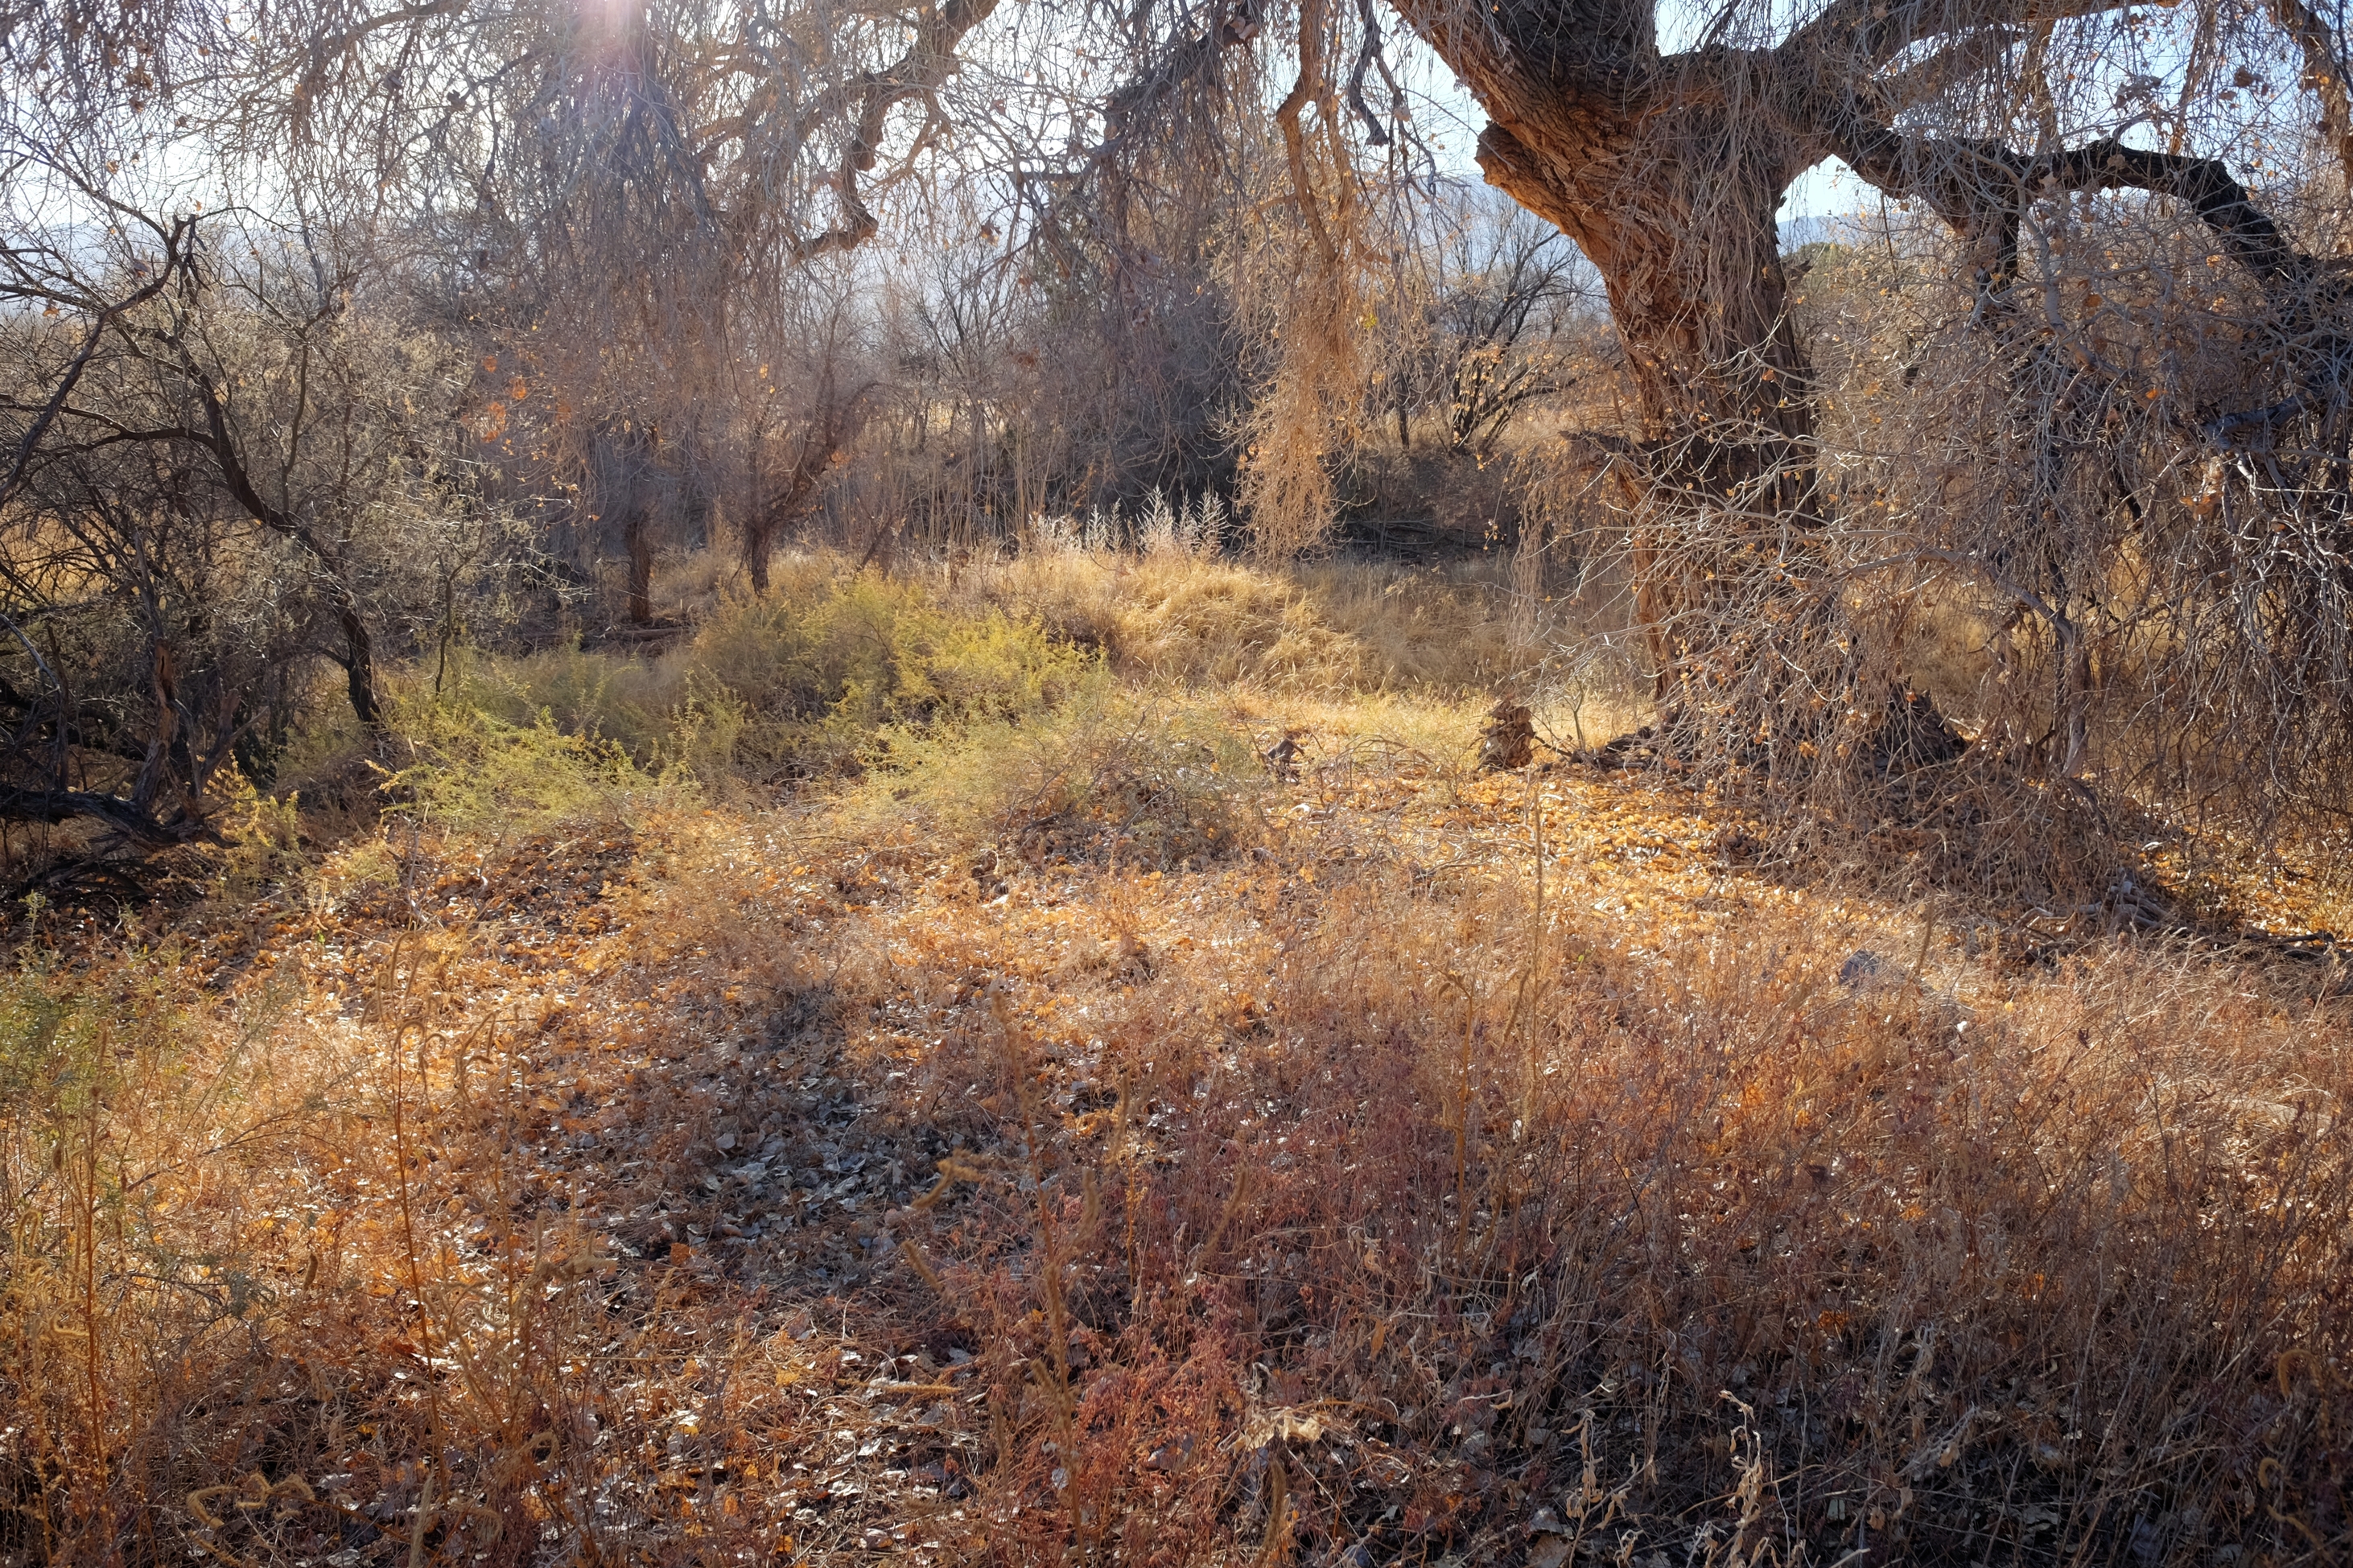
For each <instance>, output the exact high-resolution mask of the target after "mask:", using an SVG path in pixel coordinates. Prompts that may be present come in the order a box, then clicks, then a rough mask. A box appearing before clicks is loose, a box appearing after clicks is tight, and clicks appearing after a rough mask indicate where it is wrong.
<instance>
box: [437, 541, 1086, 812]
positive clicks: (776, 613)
mask: <svg viewBox="0 0 2353 1568" xmlns="http://www.w3.org/2000/svg"><path fill="white" fill-rule="evenodd" d="M1096 663H1097V660H1096V658H1095V657H1094V656H1093V655H1092V654H1090V653H1089V652H1087V651H1086V650H1084V649H1082V648H1079V647H1073V646H1071V645H1070V644H1069V643H1067V642H1063V641H1059V640H1057V639H1056V638H1055V637H1052V636H1051V635H1050V633H1049V632H1048V631H1047V630H1046V628H1045V627H1044V626H1043V625H1042V624H1040V623H1039V622H1038V621H1037V620H1035V619H1030V618H1022V617H1018V616H1010V615H1008V614H1006V613H1005V612H1003V611H1001V610H997V609H987V610H972V611H956V610H948V609H944V608H942V607H941V606H940V605H937V604H935V603H934V602H933V601H932V600H931V598H930V596H929V595H927V593H926V592H925V590H924V589H923V587H922V586H921V585H919V584H912V583H907V582H902V581H897V580H893V579H890V578H886V577H883V576H881V574H875V573H861V574H857V575H855V576H849V577H841V578H835V579H833V580H830V581H825V580H815V581H811V582H808V583H806V584H797V585H795V587H794V589H793V591H791V592H787V593H783V594H778V595H772V596H770V597H767V598H761V599H754V598H734V599H730V600H728V601H726V602H725V603H724V604H723V605H721V606H720V608H719V610H718V611H717V612H716V613H715V614H714V615H713V616H712V618H711V619H710V620H709V621H708V622H706V623H705V624H704V625H703V626H702V628H701V629H700V630H699V631H697V632H696V634H695V636H694V637H693V638H692V640H691V641H690V642H688V643H687V644H685V645H684V646H683V647H678V648H674V649H672V650H670V652H668V653H666V654H664V655H662V656H661V657H659V658H656V659H652V660H648V659H645V658H638V657H635V656H631V655H628V654H608V653H600V652H589V651H586V650H583V649H581V648H578V647H570V648H563V649H557V650H554V651H551V652H547V653H542V654H535V655H532V656H530V657H528V658H519V659H512V660H501V661H487V662H484V663H482V664H480V665H478V666H474V667H470V668H466V669H463V670H461V671H460V673H459V678H458V679H455V680H445V681H444V682H443V686H442V692H441V695H440V696H439V697H438V699H437V700H435V702H434V704H433V705H434V706H435V707H437V708H438V709H443V710H454V711H456V712H458V713H459V714H475V715H479V716H480V718H481V719H482V720H483V721H485V722H487V723H490V724H491V725H493V726H495V727H497V728H496V729H495V731H483V732H482V736H477V737H475V739H474V740H473V741H471V742H469V744H470V745H472V746H473V747H474V748H475V750H477V751H480V749H481V747H482V745H484V744H485V743H488V742H485V741H484V739H483V736H488V735H490V734H492V733H493V732H495V733H496V734H497V735H498V737H499V738H498V740H497V741H496V742H495V745H496V746H497V747H498V748H500V749H502V750H504V751H507V752H512V751H514V750H515V749H516V748H517V747H518V746H519V745H521V744H522V731H533V730H539V729H547V730H551V731H553V733H554V736H556V737H561V738H564V739H566V740H571V741H590V742H596V743H598V744H599V745H601V746H603V747H606V748H607V749H608V750H609V751H610V752H617V754H618V757H619V758H625V759H626V760H627V761H628V763H630V764H632V765H633V766H634V767H636V768H638V769H639V770H641V771H644V772H648V773H660V772H662V771H663V770H665V769H675V768H679V767H684V768H685V769H687V770H688V771H690V772H691V773H692V774H693V775H694V776H695V778H697V779H698V780H700V781H701V782H702V783H703V784H706V785H710V786H716V787H723V786H724V785H726V784H731V783H733V782H734V781H735V780H738V779H742V778H747V777H748V778H751V779H755V780H769V779H775V778H779V777H808V776H822V775H827V774H839V773H846V772H854V771H855V770H856V769H857V767H858V766H859V765H860V763H861V761H862V759H863V757H864V755H865V753H866V752H867V750H868V748H869V746H870V744H871V740H872V737H873V736H874V735H875V733H876V732H877V731H880V730H881V729H882V728H883V727H885V726H895V727H899V728H901V729H902V730H913V729H920V728H923V727H925V726H929V725H949V726H954V725H958V724H962V723H965V722H967V721H974V720H984V719H987V720H1008V719H1017V718H1019V717H1021V716H1023V715H1029V714H1035V713H1039V712H1042V711H1044V710H1047V709H1050V708H1051V707H1053V706H1054V705H1055V704H1057V703H1059V702H1061V701H1063V700H1066V699H1067V698H1068V697H1069V696H1070V694H1071V693H1072V692H1074V691H1075V690H1077V689H1079V687H1080V686H1081V685H1082V684H1083V683H1084V682H1085V681H1086V680H1087V679H1090V672H1091V671H1092V669H1093V668H1094V667H1095V665H1096ZM437 722H441V721H438V720H437V721H427V727H428V728H429V727H430V725H431V724H432V723H437ZM468 727H469V726H468V723H467V722H466V721H459V724H458V729H459V731H464V730H466V729H467V728H468ZM435 743H436V744H437V745H438V743H439V742H435ZM550 743H551V742H549V741H548V740H547V739H545V738H543V739H541V740H539V741H536V742H533V745H537V746H541V747H545V746H547V745H548V744H550ZM445 749H446V748H445ZM525 750H528V748H525ZM558 750H559V751H560V750H562V749H561V748H558ZM484 754H485V756H487V753H484ZM588 756H589V754H588V753H587V752H578V751H576V750H575V751H573V752H565V754H564V755H561V756H558V757H557V758H556V759H555V762H556V764H557V770H558V772H559V773H578V771H579V768H580V766H581V765H582V764H583V763H584V762H586V761H587V760H588ZM616 761H617V758H616V757H615V756H614V755H610V754H607V753H606V752H598V753H597V754H596V758H595V760H594V763H593V766H592V767H591V769H590V771H591V772H594V773H600V774H610V773H612V770H613V768H614V766H615V764H616Z"/></svg>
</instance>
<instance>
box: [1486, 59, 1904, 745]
mask: <svg viewBox="0 0 2353 1568" xmlns="http://www.w3.org/2000/svg"><path fill="white" fill-rule="evenodd" d="M1674 118H1675V119H1676V120H1677V121H1678V123H1675V124H1672V125H1662V124H1660V123H1658V122H1657V121H1656V120H1655V119H1654V120H1653V121H1651V123H1648V124H1646V125H1644V126H1642V127H1641V128H1640V132H1639V134H1638V132H1637V129H1636V128H1634V127H1632V126H1620V127H1616V128H1610V127H1608V126H1606V125H1603V124H1599V123H1597V122H1595V121H1592V120H1590V119H1587V120H1585V121H1580V122H1579V123H1580V125H1581V127H1582V132H1581V139H1578V140H1573V141H1569V142H1563V141H1561V140H1560V139H1559V136H1558V131H1559V128H1558V127H1557V126H1556V125H1554V126H1547V127H1545V128H1544V129H1545V131H1546V132H1547V134H1546V137H1545V138H1544V139H1543V140H1533V139H1532V138H1533V136H1534V132H1532V131H1530V130H1529V128H1527V127H1522V128H1519V129H1514V128H1513V127H1511V126H1509V125H1506V124H1505V123H1504V122H1502V121H1498V122H1496V123H1494V124H1492V125H1490V126H1489V128H1488V130H1487V132H1486V134H1485V135H1484V136H1483V137H1482V139H1481V142H1480V161H1481V163H1482V166H1483V167H1484V169H1485V170H1486V173H1487V177H1488V179H1489V180H1490V181H1491V182H1492V183H1493V184H1496V185H1498V186H1500V187H1501V188H1502V189H1504V191H1506V192H1507V193H1509V194H1510V195H1512V196H1513V197H1514V199H1515V200H1517V201H1518V202H1519V203H1520V204H1521V205H1524V206H1526V207H1527V208H1529V209H1530V210H1531V211H1533V212H1535V213H1536V214H1537V215H1538V216H1542V217H1545V218H1546V219H1548V220H1550V221H1551V222H1553V223H1554V224H1556V225H1557V226H1559V227H1560V228H1561V229H1562V231H1563V232H1565V233H1566V234H1567V235H1568V236H1569V237H1571V238H1572V239H1574V240H1576V241H1577V245H1578V246H1579V247H1581V248H1582V249H1583V250H1584V252H1585V254H1586V255H1587V257H1588V258H1590V259H1591V261H1592V262H1593V264H1594V266H1595V267H1596V268H1598V269H1599V272H1600V274H1601V277H1602V280H1603V283H1604V285H1605V287H1606V288H1607V289H1608V291H1609V303H1610V307H1611V311H1612V314H1613V317H1614V318H1615V321H1616V324H1617V328H1618V331H1619V334H1620V340H1621V341H1622V342H1623V344H1624V346H1625V350H1626V357H1627V367H1628V371H1629V374H1630V379H1631V380H1632V382H1633V384H1634V388H1635V391H1636V395H1637V398H1638V407H1639V411H1640V415H1641V431H1640V433H1639V438H1638V440H1637V441H1636V443H1635V445H1634V450H1633V452H1632V454H1631V458H1630V468H1631V471H1630V473H1629V474H1628V475H1627V476H1626V477H1627V480H1628V483H1627V487H1626V488H1627V492H1628V495H1629V498H1630V501H1631V503H1632V506H1631V510H1632V512H1633V518H1634V531H1633V540H1632V543H1633V564H1634V571H1635V584H1634V587H1635V612H1636V616H1637V618H1638V620H1639V621H1640V622H1641V629H1642V632H1643V634H1644V637H1645V638H1646V640H1647V642H1648V646H1649V650H1650V654H1651V661H1652V666H1653V668H1654V670H1655V672H1656V674H1655V678H1656V693H1655V694H1656V697H1657V700H1658V706H1659V716H1660V720H1661V721H1662V724H1663V725H1664V726H1666V727H1668V728H1670V729H1672V730H1674V731H1678V732H1679V733H1678V739H1679V741H1680V742H1682V743H1683V744H1684V745H1686V746H1700V747H1704V748H1708V749H1720V748H1723V747H1729V748H1731V749H1733V750H1736V751H1737V752H1741V753H1742V754H1743V755H1744V756H1745V757H1746V759H1747V760H1748V761H1751V762H1754V763H1759V764H1761V765H1763V766H1765V767H1767V768H1768V769H1770V770H1773V771H1776V772H1786V771H1789V770H1791V769H1793V768H1795V769H1802V768H1803V767H1806V766H1810V763H1812V761H1813V760H1814V759H1815V758H1816V757H1817V756H1818V755H1819V754H1820V747H1819V746H1818V745H1817V744H1816V743H1815V742H1817V741H1820V740H1822V735H1821V731H1822V728H1823V724H1824V722H1825V720H1826V718H1827V716H1828V715H1830V714H1831V712H1832V710H1834V709H1835V710H1836V711H1838V712H1844V711H1845V710H1847V709H1849V708H1850V707H1852V701H1851V700H1850V699H1851V694H1850V693H1846V692H1843V691H1841V690H1839V689H1838V688H1840V687H1841V686H1842V685H1845V684H1847V683H1851V682H1852V680H1853V679H1855V678H1856V676H1857V675H1858V674H1859V672H1858V671H1857V670H1856V669H1855V668H1854V666H1853V661H1852V658H1851V650H1852V647H1853V640H1852V638H1851V637H1843V636H1841V633H1840V630H1839V626H1840V621H1841V602H1840V597H1839V595H1838V593H1837V591H1836V587H1835V585H1834V584H1832V583H1831V581H1830V579H1829V576H1828V574H1827V573H1825V572H1824V571H1823V570H1822V565H1823V563H1822V559H1821V545H1822V502H1821V498H1820V494H1819V483H1820V475H1819V451H1818V448H1817V443H1816V426H1815V418H1814V410H1813V406H1812V404H1811V402H1810V396H1809V387H1810V380H1811V367H1810V364H1809V363H1808V359H1807V355H1806V351H1805V346H1804V344H1803V343H1802V342H1800V341H1799V337H1798V334H1797V332H1796V331H1795V329H1794V327H1793V325H1792V323H1791V321H1790V320H1789V315H1788V279H1787V278H1786V276H1785V275H1784V273H1783V270H1782V267H1781V258H1780V236H1779V229H1778V222H1777V220H1776V213H1777V210H1778V206H1779V205H1780V197H1781V192H1782V190H1783V189H1784V188H1785V187H1786V185H1787V184H1788V178H1789V174H1790V171H1789V170H1788V166H1787V159H1786V155H1785V153H1784V151H1783V149H1781V148H1780V147H1778V146H1777V145H1775V144H1774V143H1773V142H1771V140H1770V139H1769V138H1759V137H1757V135H1756V133H1755V132H1753V130H1751V129H1750V128H1749V127H1746V126H1745V125H1744V124H1742V123H1741V121H1740V118H1739V116H1738V114H1737V113H1736V112H1735V111H1730V110H1725V109H1724V108H1722V107H1721V106H1720V105H1707V106H1705V107H1700V108H1694V109H1689V110H1682V111H1679V112H1678V113H1677V114H1676V115H1675V117H1674ZM1630 170H1637V171H1639V172H1640V173H1639V177H1635V178H1630V177H1629V174H1630ZM1874 706H1875V704H1874ZM1824 743H1829V742H1824Z"/></svg>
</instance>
